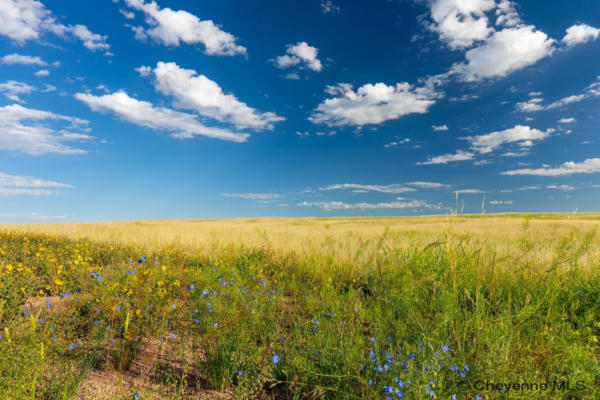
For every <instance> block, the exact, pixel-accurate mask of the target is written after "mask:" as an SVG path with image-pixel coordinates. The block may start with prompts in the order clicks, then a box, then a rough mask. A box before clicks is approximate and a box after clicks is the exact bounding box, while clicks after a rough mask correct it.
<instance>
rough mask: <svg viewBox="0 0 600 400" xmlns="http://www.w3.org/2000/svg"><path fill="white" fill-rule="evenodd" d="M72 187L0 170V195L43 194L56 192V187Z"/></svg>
mask: <svg viewBox="0 0 600 400" xmlns="http://www.w3.org/2000/svg"><path fill="white" fill-rule="evenodd" d="M72 187H73V186H72V185H69V184H66V183H60V182H54V181H48V180H45V179H40V178H33V177H30V176H19V175H9V174H5V173H2V172H0V196H20V195H29V196H43V195H51V194H58V193H59V192H58V191H57V189H70V188H72Z"/></svg>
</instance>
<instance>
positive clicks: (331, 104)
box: [309, 82, 438, 126]
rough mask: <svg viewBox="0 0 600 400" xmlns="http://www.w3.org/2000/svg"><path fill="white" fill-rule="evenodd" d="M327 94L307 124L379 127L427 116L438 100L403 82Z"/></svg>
mask: <svg viewBox="0 0 600 400" xmlns="http://www.w3.org/2000/svg"><path fill="white" fill-rule="evenodd" d="M326 92H327V93H329V94H333V95H336V96H337V97H333V98H329V99H325V100H324V101H323V102H322V103H321V104H319V105H318V106H317V108H316V109H315V110H313V112H312V114H311V116H310V117H309V120H310V121H311V122H313V123H317V124H326V125H329V126H334V125H337V126H344V125H355V126H362V125H367V124H380V123H382V122H385V121H387V120H391V119H397V118H400V117H402V116H404V115H407V114H413V113H417V114H423V113H426V112H427V110H428V109H429V107H430V106H431V105H433V104H434V103H435V99H436V98H437V97H438V94H437V93H434V92H433V91H432V90H431V89H430V88H425V87H423V88H415V87H413V86H412V85H410V84H408V83H406V82H404V83H397V84H396V85H393V86H388V85H386V84H385V83H376V84H370V83H369V84H366V85H363V86H361V87H359V88H358V89H357V90H356V91H355V90H353V88H352V85H349V84H340V85H338V86H329V87H327V89H326Z"/></svg>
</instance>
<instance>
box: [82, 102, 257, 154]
mask: <svg viewBox="0 0 600 400" xmlns="http://www.w3.org/2000/svg"><path fill="white" fill-rule="evenodd" d="M75 98H76V99H78V100H81V101H82V102H84V103H86V104H87V105H88V106H89V107H90V108H91V109H92V110H94V111H97V112H112V113H114V114H116V115H117V116H119V117H121V118H122V119H124V120H126V121H128V122H131V123H133V124H136V125H140V126H144V127H147V128H150V129H157V130H164V131H168V132H170V133H171V136H173V137H176V138H179V139H189V138H192V137H194V136H197V135H202V136H207V137H211V138H215V139H223V140H229V141H233V142H245V141H246V140H247V139H248V137H249V135H248V134H247V133H239V132H232V131H230V130H227V129H221V128H214V127H208V126H206V125H204V124H203V123H201V122H200V121H198V119H197V118H196V116H194V115H193V114H188V113H183V112H179V111H175V110H173V109H170V108H166V107H155V106H154V105H152V103H150V102H147V101H142V100H137V99H135V98H133V97H130V96H129V95H128V94H127V93H126V92H124V91H117V92H114V93H111V94H105V95H103V96H94V95H92V94H89V93H77V94H76V95H75Z"/></svg>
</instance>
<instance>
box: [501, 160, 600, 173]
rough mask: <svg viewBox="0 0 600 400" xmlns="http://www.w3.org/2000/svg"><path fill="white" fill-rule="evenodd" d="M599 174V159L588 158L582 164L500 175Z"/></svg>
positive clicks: (573, 163)
mask: <svg viewBox="0 0 600 400" xmlns="http://www.w3.org/2000/svg"><path fill="white" fill-rule="evenodd" d="M596 172H600V158H588V159H586V160H584V161H582V162H574V161H567V162H565V163H563V164H561V165H559V166H558V167H551V166H542V167H541V168H522V169H515V170H510V171H504V172H502V173H501V175H509V176H513V175H536V176H564V175H572V174H592V173H596Z"/></svg>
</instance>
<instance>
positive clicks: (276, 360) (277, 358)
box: [271, 353, 279, 364]
mask: <svg viewBox="0 0 600 400" xmlns="http://www.w3.org/2000/svg"><path fill="white" fill-rule="evenodd" d="M271 360H272V361H273V364H277V363H278V362H279V354H277V353H275V354H273V357H271Z"/></svg>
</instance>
